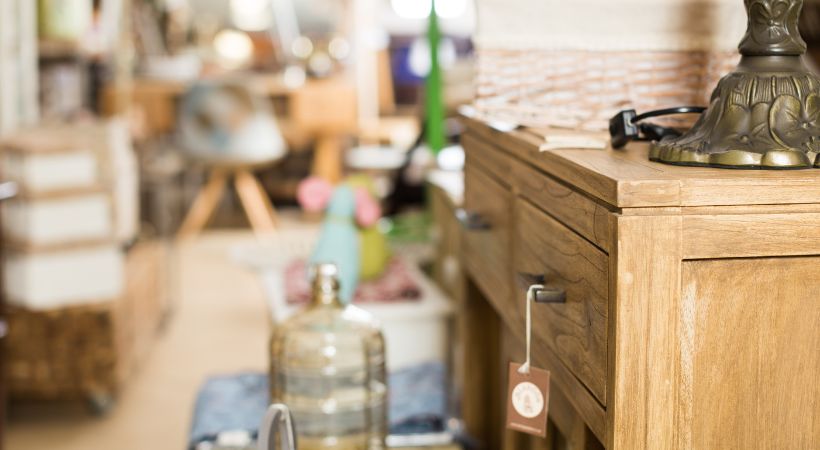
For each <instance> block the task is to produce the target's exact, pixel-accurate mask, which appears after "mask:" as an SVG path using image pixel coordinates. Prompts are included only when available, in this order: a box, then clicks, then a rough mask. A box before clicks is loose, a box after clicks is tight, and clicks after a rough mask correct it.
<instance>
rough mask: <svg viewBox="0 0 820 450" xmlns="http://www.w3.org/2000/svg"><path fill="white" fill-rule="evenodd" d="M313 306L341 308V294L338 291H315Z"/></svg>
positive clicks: (311, 304)
mask: <svg viewBox="0 0 820 450" xmlns="http://www.w3.org/2000/svg"><path fill="white" fill-rule="evenodd" d="M310 306H311V307H314V308H317V307H338V308H341V307H342V306H343V305H342V302H341V301H340V300H339V295H338V293H337V292H323V291H318V290H317V291H315V292H313V299H312V301H311V303H310Z"/></svg>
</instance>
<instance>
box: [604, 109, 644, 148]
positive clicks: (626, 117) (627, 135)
mask: <svg viewBox="0 0 820 450" xmlns="http://www.w3.org/2000/svg"><path fill="white" fill-rule="evenodd" d="M637 115H638V113H636V112H635V110H634V109H625V110H623V111H621V112H619V113H618V114H615V116H614V117H612V118H611V119H609V135H610V136H611V137H612V147H613V148H623V147H624V146H625V145H626V144H627V143H628V142H629V141H631V140H633V139H636V138H637V137H638V127H637V125H635V123H634V122H633V121H634V119H635V117H636V116H637Z"/></svg>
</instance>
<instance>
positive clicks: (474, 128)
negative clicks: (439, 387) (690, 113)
mask: <svg viewBox="0 0 820 450" xmlns="http://www.w3.org/2000/svg"><path fill="white" fill-rule="evenodd" d="M464 122H465V125H466V131H465V134H464V136H463V138H462V143H463V145H464V147H465V150H466V154H467V163H466V174H465V194H464V208H465V209H464V211H466V213H467V214H465V215H464V217H469V218H471V220H466V221H465V222H466V223H465V227H464V228H463V231H462V236H461V237H462V253H461V254H462V257H461V259H462V265H463V267H464V269H465V272H466V274H467V275H466V279H467V282H466V291H465V294H464V297H465V298H464V299H463V306H462V308H461V314H460V317H459V320H460V324H459V327H458V330H459V333H460V334H461V339H462V340H463V341H464V344H463V348H464V349H465V351H464V353H465V355H464V359H463V360H462V361H461V364H462V366H463V367H462V369H461V370H462V371H463V373H464V374H465V375H464V377H463V380H462V383H463V388H462V391H463V400H462V403H463V404H462V410H463V415H464V418H465V422H466V424H467V427H468V431H470V432H471V433H472V434H474V435H475V436H477V437H478V438H480V439H481V440H482V441H484V443H485V444H486V448H487V449H490V450H496V449H502V448H503V449H530V448H554V447H560V448H571V449H582V448H583V449H588V448H601V447H604V448H607V449H611V450H612V449H616V450H637V449H653V450H654V449H670V450H690V449H692V450H695V449H696V450H713V449H722V450H727V449H744V450H748V449H816V448H820V170H803V171H738V170H718V169H705V168H693V167H677V166H668V165H663V164H657V163H652V162H649V161H648V160H647V158H646V156H647V152H648V148H647V145H645V144H633V145H630V146H628V148H627V149H626V150H623V151H613V150H580V149H578V150H572V149H567V150H551V151H539V147H540V145H541V144H542V143H543V142H544V135H545V134H549V131H539V130H514V131H498V130H496V129H493V128H491V127H489V126H487V125H485V124H483V123H481V122H478V121H475V120H472V119H464ZM558 133H561V132H558ZM520 274H536V275H542V276H543V277H544V279H545V283H546V284H547V285H548V286H549V287H551V288H553V289H557V290H563V291H564V292H565V293H566V296H565V301H564V302H563V303H549V304H546V303H545V304H535V305H533V359H534V364H535V365H537V366H540V367H542V368H545V369H548V370H550V371H551V393H550V403H549V407H550V412H549V414H550V425H549V431H550V435H551V436H550V437H549V438H548V439H547V440H543V439H535V438H529V437H527V436H524V435H521V434H520V433H515V432H510V431H505V430H504V414H505V411H506V407H505V402H506V399H505V395H506V384H505V383H506V370H507V363H508V362H509V361H510V360H512V361H517V362H523V359H524V343H523V339H524V323H525V322H524V321H525V316H524V313H525V285H524V284H520V283H518V282H517V279H518V278H520Z"/></svg>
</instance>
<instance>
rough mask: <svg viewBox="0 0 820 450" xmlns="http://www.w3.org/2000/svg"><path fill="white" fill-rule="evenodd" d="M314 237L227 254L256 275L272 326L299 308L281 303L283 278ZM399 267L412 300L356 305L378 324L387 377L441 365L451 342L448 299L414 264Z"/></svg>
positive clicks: (287, 235)
mask: <svg viewBox="0 0 820 450" xmlns="http://www.w3.org/2000/svg"><path fill="white" fill-rule="evenodd" d="M318 236H319V229H318V228H315V229H297V230H282V231H280V232H279V233H278V235H277V236H276V237H275V238H274V239H273V241H271V242H270V243H268V244H267V245H263V246H260V245H258V244H253V245H239V246H236V247H235V248H234V249H233V250H232V252H231V253H232V254H231V258H232V259H233V260H234V261H235V262H237V263H239V264H243V265H245V266H247V267H249V268H252V269H254V270H256V271H257V272H258V274H259V277H260V278H261V281H262V288H263V290H264V293H265V300H266V302H267V303H268V306H269V308H270V313H271V319H272V322H273V323H274V324H275V323H279V322H282V321H284V320H287V318H289V317H291V316H292V315H293V314H294V313H296V312H297V311H298V310H299V309H300V308H302V307H303V306H304V305H293V304H288V303H287V301H286V299H285V280H284V276H283V274H284V271H285V268H286V266H287V264H289V263H290V262H291V261H293V260H294V259H307V258H308V257H309V255H310V252H311V251H312V249H313V247H314V244H315V242H316V240H317V239H318ZM397 253H399V252H397ZM408 253H411V252H405V254H408ZM405 262H406V266H407V267H408V269H409V270H410V271H411V275H412V277H413V280H414V281H415V282H416V283H417V284H418V287H419V290H420V292H421V295H420V296H419V299H418V300H416V301H407V302H395V303H389V304H364V305H357V306H359V307H360V308H362V309H364V310H366V311H368V312H370V313H371V314H373V315H374V316H375V317H376V319H377V320H378V321H379V322H380V324H381V326H382V330H383V331H384V336H385V343H386V345H387V369H388V371H391V372H392V371H395V370H399V369H403V368H406V367H410V366H414V365H417V364H422V363H426V362H431V361H439V362H444V363H446V362H447V360H448V351H449V348H450V342H451V340H450V326H449V322H450V315H451V314H452V311H453V307H452V304H451V302H450V299H449V298H448V297H447V295H446V294H444V293H443V292H442V291H441V289H439V288H438V287H437V286H436V285H435V284H434V283H433V281H432V280H430V279H429V278H428V277H427V276H426V275H424V274H423V273H422V272H421V270H419V269H418V267H417V266H416V264H415V262H414V261H411V260H406V261H405Z"/></svg>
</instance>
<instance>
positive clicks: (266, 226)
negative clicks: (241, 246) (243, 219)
mask: <svg viewBox="0 0 820 450" xmlns="http://www.w3.org/2000/svg"><path fill="white" fill-rule="evenodd" d="M231 177H233V182H234V187H236V192H237V194H238V195H239V200H240V202H241V203H242V208H243V209H244V210H245V215H246V216H247V217H248V221H249V222H250V223H251V228H253V230H254V232H255V233H256V234H257V236H260V237H261V236H264V235H268V234H271V233H273V232H275V231H276V224H277V221H278V219H277V216H276V209H274V207H273V204H272V203H271V201H270V199H269V198H268V196H267V194H266V193H265V190H264V188H263V187H262V184H261V183H259V180H258V179H257V178H256V176H254V175H253V173H252V172H251V171H250V168H248V167H238V168H230V169H226V168H224V167H215V168H213V169H211V170H210V176H209V178H208V182H207V183H205V185H204V186H203V187H202V189H200V190H199V193H198V194H197V196H196V199H194V204H193V205H191V209H190V210H189V211H188V214H187V215H186V216H185V220H184V221H183V222H182V225H181V226H180V228H179V231H178V232H177V237H178V238H180V239H182V238H191V237H194V236H196V235H197V234H199V232H200V231H202V230H203V229H204V228H205V225H207V224H208V220H209V219H210V218H211V215H212V214H213V212H214V210H215V209H216V206H217V205H218V204H219V200H220V199H221V198H222V194H223V192H225V188H226V186H227V184H228V181H229V180H230V178H231Z"/></svg>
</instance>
